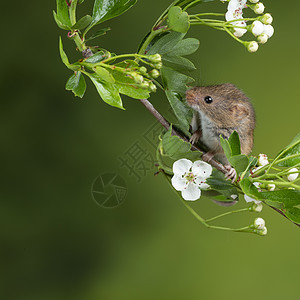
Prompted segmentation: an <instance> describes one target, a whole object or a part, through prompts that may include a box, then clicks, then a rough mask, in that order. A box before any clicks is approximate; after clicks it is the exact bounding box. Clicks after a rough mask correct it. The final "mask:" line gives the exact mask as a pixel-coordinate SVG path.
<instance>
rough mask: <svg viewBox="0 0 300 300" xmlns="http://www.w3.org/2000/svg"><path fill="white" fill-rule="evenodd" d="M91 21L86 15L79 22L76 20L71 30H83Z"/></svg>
mask: <svg viewBox="0 0 300 300" xmlns="http://www.w3.org/2000/svg"><path fill="white" fill-rule="evenodd" d="M91 21H92V17H91V16H89V15H86V16H84V17H82V18H81V19H80V20H78V21H77V22H76V23H75V24H74V25H73V26H72V29H73V30H76V29H78V30H81V29H84V28H85V27H87V26H89V24H90V23H91Z"/></svg>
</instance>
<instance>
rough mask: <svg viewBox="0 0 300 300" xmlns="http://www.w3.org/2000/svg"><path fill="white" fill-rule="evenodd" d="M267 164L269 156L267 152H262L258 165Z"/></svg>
mask: <svg viewBox="0 0 300 300" xmlns="http://www.w3.org/2000/svg"><path fill="white" fill-rule="evenodd" d="M267 164H269V160H268V156H267V155H266V154H263V153H260V154H259V155H258V165H259V166H266V165H267Z"/></svg>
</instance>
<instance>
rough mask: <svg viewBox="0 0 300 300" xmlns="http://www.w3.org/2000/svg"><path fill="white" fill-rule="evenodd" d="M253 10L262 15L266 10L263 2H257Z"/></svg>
mask: <svg viewBox="0 0 300 300" xmlns="http://www.w3.org/2000/svg"><path fill="white" fill-rule="evenodd" d="M253 10H254V12H255V13H256V14H258V15H260V14H262V13H263V12H264V10H265V6H264V5H263V4H262V3H261V2H258V3H257V4H255V6H254V9H253Z"/></svg>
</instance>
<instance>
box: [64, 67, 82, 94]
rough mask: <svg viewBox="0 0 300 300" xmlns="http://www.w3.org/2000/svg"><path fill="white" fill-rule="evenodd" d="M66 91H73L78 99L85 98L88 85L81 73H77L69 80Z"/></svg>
mask: <svg viewBox="0 0 300 300" xmlns="http://www.w3.org/2000/svg"><path fill="white" fill-rule="evenodd" d="M66 90H69V91H72V92H73V93H74V95H75V96H77V97H80V98H82V97H83V95H84V93H85V90H86V83H85V79H84V77H83V75H82V74H81V72H76V73H75V74H73V75H72V76H71V77H70V78H69V80H68V81H67V83H66Z"/></svg>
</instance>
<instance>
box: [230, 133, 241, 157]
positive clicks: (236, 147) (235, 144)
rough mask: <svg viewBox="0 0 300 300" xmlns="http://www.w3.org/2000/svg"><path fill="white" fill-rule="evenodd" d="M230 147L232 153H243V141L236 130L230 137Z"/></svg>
mask: <svg viewBox="0 0 300 300" xmlns="http://www.w3.org/2000/svg"><path fill="white" fill-rule="evenodd" d="M228 142H229V145H230V149H231V155H232V156H234V155H240V154H241V143H240V138H239V135H238V133H237V132H236V131H234V132H233V133H232V134H231V135H230V137H229V139H228Z"/></svg>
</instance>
